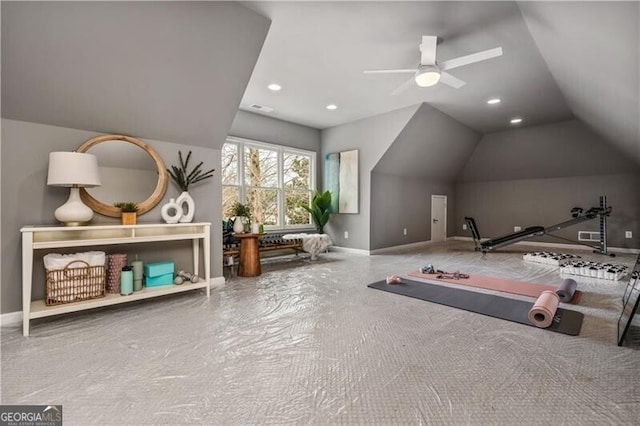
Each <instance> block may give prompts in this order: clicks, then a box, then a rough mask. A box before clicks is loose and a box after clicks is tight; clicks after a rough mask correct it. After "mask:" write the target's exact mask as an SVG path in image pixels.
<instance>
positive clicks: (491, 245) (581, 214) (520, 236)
mask: <svg viewBox="0 0 640 426" xmlns="http://www.w3.org/2000/svg"><path fill="white" fill-rule="evenodd" d="M610 214H611V206H607V197H605V196H604V195H603V196H600V206H599V207H592V208H590V209H589V210H586V211H584V210H583V209H581V208H580V207H574V208H572V209H571V215H572V216H573V219H569V220H567V221H564V222H561V223H558V224H556V225H553V226H549V227H546V228H545V227H543V226H531V227H529V228H526V229H523V230H522V231H517V232H514V233H512V234H508V235H503V236H502V237H497V238H493V239H490V240H486V241H482V239H481V237H480V232H479V231H478V226H477V225H476V221H475V220H474V219H473V218H472V217H465V218H464V220H465V222H466V223H467V226H468V227H469V230H470V231H471V235H472V236H473V241H474V242H475V245H476V248H475V249H476V251H481V252H483V253H487V252H489V251H492V250H494V249H497V248H498V247H503V246H506V245H509V244H514V243H517V242H518V241H522V240H527V239H529V238H533V237H540V236H542V235H549V236H550V237H554V238H558V239H560V240H564V241H569V242H571V243H574V244H581V245H585V246H587V247H591V248H592V249H594V250H593V252H594V253H599V254H606V255H610V256H612V257H613V256H615V254H611V253H608V252H607V216H609V215H610ZM596 218H599V219H600V232H599V244H598V245H597V246H592V245H590V244H585V243H584V242H581V241H574V240H570V239H568V238H563V237H559V236H557V235H553V234H552V232H554V231H559V230H561V229H564V228H568V227H569V226H573V225H577V224H578V223H582V222H587V221H589V220H593V219H596Z"/></svg>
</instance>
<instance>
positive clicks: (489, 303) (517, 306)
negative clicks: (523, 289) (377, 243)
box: [368, 278, 584, 336]
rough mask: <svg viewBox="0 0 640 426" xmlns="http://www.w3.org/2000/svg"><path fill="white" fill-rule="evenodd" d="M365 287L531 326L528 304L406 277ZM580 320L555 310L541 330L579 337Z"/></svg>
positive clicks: (576, 314) (578, 315)
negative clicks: (398, 280) (392, 282)
mask: <svg viewBox="0 0 640 426" xmlns="http://www.w3.org/2000/svg"><path fill="white" fill-rule="evenodd" d="M368 287H371V288H374V289H376V290H382V291H388V292H390V293H396V294H400V295H403V296H408V297H413V298H416V299H421V300H426V301H427V302H433V303H438V304H440V305H445V306H451V307H452V308H458V309H464V310H465V311H469V312H475V313H478V314H482V315H487V316H490V317H494V318H500V319H503V320H507V321H512V322H517V323H520V324H525V325H528V326H531V327H535V326H534V325H533V324H531V323H530V322H529V318H527V314H528V313H529V310H530V309H531V307H532V306H533V303H531V302H525V301H522V300H516V299H509V298H507V297H502V296H495V295H492V294H486V293H478V292H474V291H469V290H462V289H458V288H453V287H445V286H441V285H435V284H427V283H421V282H418V281H413V280H408V279H406V278H402V284H387V282H386V280H383V281H378V282H375V283H373V284H369V285H368ZM583 318H584V315H583V314H582V313H581V312H576V311H571V310H568V309H563V308H558V310H557V311H556V314H555V316H554V319H553V322H552V323H551V325H550V326H549V327H547V328H545V329H543V330H549V331H555V332H556V333H563V334H568V335H570V336H577V335H578V334H580V328H581V327H582V319H583Z"/></svg>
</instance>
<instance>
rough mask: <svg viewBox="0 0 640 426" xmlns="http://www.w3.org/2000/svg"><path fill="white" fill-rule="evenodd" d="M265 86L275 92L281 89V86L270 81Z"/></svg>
mask: <svg viewBox="0 0 640 426" xmlns="http://www.w3.org/2000/svg"><path fill="white" fill-rule="evenodd" d="M267 87H268V88H269V90H273V91H274V92H277V91H278V90H280V89H282V86H280V85H279V84H276V83H271V84H270V85H268V86H267Z"/></svg>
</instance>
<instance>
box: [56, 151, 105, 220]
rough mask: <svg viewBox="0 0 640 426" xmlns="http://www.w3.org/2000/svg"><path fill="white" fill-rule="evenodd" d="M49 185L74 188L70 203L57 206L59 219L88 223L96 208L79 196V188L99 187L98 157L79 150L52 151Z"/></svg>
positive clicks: (68, 201)
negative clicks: (85, 202) (90, 206)
mask: <svg viewBox="0 0 640 426" xmlns="http://www.w3.org/2000/svg"><path fill="white" fill-rule="evenodd" d="M47 185H51V186H66V187H69V188H71V192H70V194H69V199H68V200H67V202H66V203H65V204H63V205H61V206H60V207H58V208H57V209H56V212H55V216H56V219H58V221H60V222H62V223H64V224H65V225H66V226H79V225H85V224H86V223H87V222H89V221H90V220H91V218H92V217H93V210H91V209H90V208H89V207H87V206H86V205H85V204H84V203H83V202H82V200H81V199H80V187H92V186H100V175H99V174H98V159H97V158H96V156H95V155H93V154H86V153H80V152H51V153H49V176H48V178H47Z"/></svg>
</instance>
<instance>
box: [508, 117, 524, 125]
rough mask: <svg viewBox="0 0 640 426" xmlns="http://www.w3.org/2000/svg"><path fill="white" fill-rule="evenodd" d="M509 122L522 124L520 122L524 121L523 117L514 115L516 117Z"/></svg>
mask: <svg viewBox="0 0 640 426" xmlns="http://www.w3.org/2000/svg"><path fill="white" fill-rule="evenodd" d="M509 123H511V124H520V123H522V118H520V117H514V118H512V119H511V121H509Z"/></svg>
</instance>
